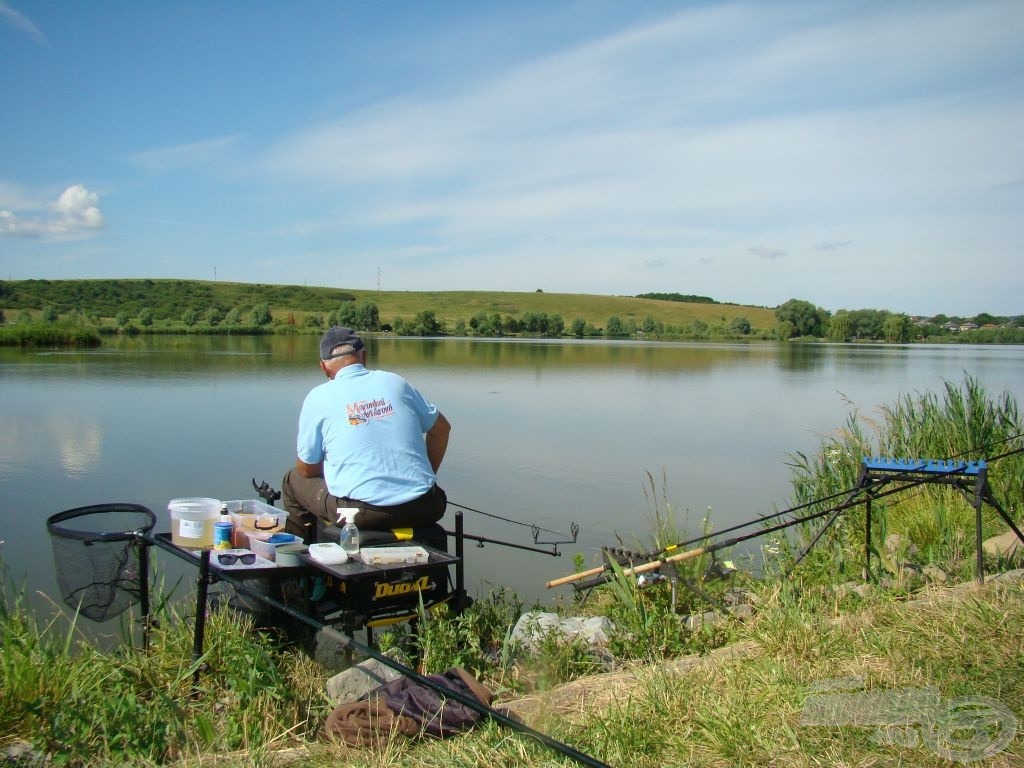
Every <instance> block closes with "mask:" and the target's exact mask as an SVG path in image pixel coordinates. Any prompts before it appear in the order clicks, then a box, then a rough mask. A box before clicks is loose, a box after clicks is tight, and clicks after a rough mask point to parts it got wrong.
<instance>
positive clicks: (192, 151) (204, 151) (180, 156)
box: [131, 134, 242, 173]
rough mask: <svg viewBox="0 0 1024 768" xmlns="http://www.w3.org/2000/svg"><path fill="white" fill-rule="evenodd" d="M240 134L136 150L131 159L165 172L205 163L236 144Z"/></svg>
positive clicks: (139, 164) (149, 169)
mask: <svg viewBox="0 0 1024 768" xmlns="http://www.w3.org/2000/svg"><path fill="white" fill-rule="evenodd" d="M241 139H242V135H241V134H233V135H230V136H221V137H219V138H216V139H206V140H204V141H193V142H190V143H187V144H175V145H173V146H167V147H155V148H153V149H147V150H143V151H142V152H136V153H135V154H134V155H132V156H131V160H132V162H133V163H135V164H136V165H138V166H140V167H142V168H145V169H146V170H148V171H153V172H161V173H162V172H166V171H172V170H177V169H179V168H183V167H187V166H196V165H207V164H209V163H211V162H213V161H214V160H216V159H217V158H219V157H220V156H221V155H222V154H223V153H224V151H225V150H227V149H229V148H230V147H232V146H233V145H235V144H237V143H238V142H239V141H240V140H241Z"/></svg>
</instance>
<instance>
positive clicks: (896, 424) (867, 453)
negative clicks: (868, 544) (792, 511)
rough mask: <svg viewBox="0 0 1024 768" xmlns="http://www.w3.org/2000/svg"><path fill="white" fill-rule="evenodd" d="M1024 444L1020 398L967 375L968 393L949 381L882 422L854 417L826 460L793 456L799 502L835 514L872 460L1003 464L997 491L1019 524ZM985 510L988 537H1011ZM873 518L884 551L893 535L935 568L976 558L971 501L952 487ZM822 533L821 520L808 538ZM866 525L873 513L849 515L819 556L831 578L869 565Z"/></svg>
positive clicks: (897, 407)
mask: <svg viewBox="0 0 1024 768" xmlns="http://www.w3.org/2000/svg"><path fill="white" fill-rule="evenodd" d="M1022 435H1024V420H1022V419H1021V415H1020V412H1019V410H1018V407H1017V403H1016V401H1015V399H1014V398H1013V396H1012V395H1010V394H1009V393H1003V394H1001V395H998V396H995V397H993V396H990V395H989V394H988V393H987V392H986V391H985V390H984V388H983V387H982V386H981V384H980V383H978V381H977V380H976V379H974V378H973V377H971V376H970V375H969V374H965V375H964V381H963V383H962V384H959V385H957V384H954V383H951V382H946V383H945V385H944V387H943V390H942V392H941V393H934V392H925V393H917V394H913V395H909V394H908V395H904V396H903V397H901V398H900V399H899V400H898V401H897V402H896V403H894V404H891V405H884V406H882V407H881V408H880V410H879V412H878V414H877V416H874V417H873V416H868V415H865V414H863V413H861V412H860V411H859V410H857V409H854V410H853V412H851V413H850V414H849V416H848V417H847V421H846V424H845V426H844V427H843V428H841V429H839V430H838V431H837V432H835V433H834V434H831V435H826V436H824V437H823V438H822V439H821V442H820V446H819V450H818V452H817V453H816V454H813V455H810V456H809V455H806V454H803V453H796V454H793V455H791V457H790V461H789V465H790V467H791V469H792V475H793V476H792V484H793V491H794V499H795V501H796V502H797V504H809V505H810V506H809V507H808V509H807V511H808V512H813V511H821V510H827V509H829V508H834V507H835V506H837V505H839V504H840V503H841V502H843V501H845V500H846V499H847V498H849V497H848V494H847V492H848V491H850V490H851V489H853V488H855V487H856V485H857V481H858V477H859V473H860V469H861V461H862V459H863V458H865V457H871V456H883V457H896V458H911V459H957V460H979V459H991V458H997V460H996V461H993V462H992V463H991V464H990V465H989V466H988V470H987V475H988V482H989V485H990V487H991V489H992V492H993V494H994V496H995V498H996V499H997V500H998V501H999V502H1000V505H1001V506H1002V507H1003V508H1004V510H1006V511H1007V512H1008V513H1009V514H1011V515H1012V514H1014V513H1015V512H1016V511H1019V510H1020V509H1021V503H1022V500H1024V488H1022V483H1021V480H1020V478H1021V476H1022V474H1024V456H1022V455H1021V453H1019V451H1020V449H1021V447H1022V446H1024V438H1022ZM816 502H817V503H816ZM984 509H985V513H984V516H983V535H985V536H988V535H993V534H995V533H1000V532H1002V531H1004V530H1006V525H1005V523H1003V521H1002V520H1001V518H999V517H998V515H997V514H996V513H995V512H994V511H993V510H992V509H991V508H989V507H988V506H985V508H984ZM872 514H873V516H876V520H877V524H876V525H875V526H874V527H875V532H876V534H877V536H876V538H878V539H879V541H878V542H876V543H875V544H876V549H877V550H878V551H881V546H880V543H881V541H884V538H885V534H887V533H898V534H900V535H902V536H905V537H908V538H909V540H910V541H911V542H912V543H913V544H914V546H915V547H917V548H918V549H919V550H920V551H921V552H922V553H924V557H925V558H926V559H928V560H930V561H932V562H939V561H958V560H961V559H963V558H964V556H965V555H966V554H968V553H967V551H966V547H968V546H973V545H971V544H970V542H971V540H972V539H973V535H971V534H972V533H973V528H974V510H973V507H972V506H971V501H970V500H969V499H965V498H964V496H963V495H962V494H961V493H959V492H957V491H956V490H955V489H953V488H951V487H949V486H947V485H941V484H924V485H921V486H917V487H914V488H912V489H909V490H907V491H906V492H904V493H899V494H894V495H892V496H889V497H886V498H883V499H879V500H877V501H875V502H874V503H873V507H872ZM817 525H820V521H819V522H818V523H814V524H812V525H810V526H808V527H807V528H805V536H806V535H810V533H811V530H812V529H816V526H817ZM863 526H864V507H863V505H860V506H855V507H852V508H850V509H847V510H846V511H844V512H843V513H842V514H841V515H840V517H839V519H838V520H837V521H836V523H835V524H834V525H833V526H832V527H831V529H830V530H829V532H828V535H827V537H826V538H825V539H824V540H823V541H824V544H823V545H819V547H818V551H817V552H816V553H814V554H815V556H816V558H817V561H818V564H819V566H822V567H824V568H826V569H831V568H832V567H833V566H835V565H836V562H837V560H840V561H846V560H850V561H858V558H860V559H861V560H862V557H861V554H860V553H861V552H862V551H863V548H864V542H863V536H864V532H863ZM812 561H813V559H812Z"/></svg>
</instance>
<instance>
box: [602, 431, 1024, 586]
mask: <svg viewBox="0 0 1024 768" xmlns="http://www.w3.org/2000/svg"><path fill="white" fill-rule="evenodd" d="M1022 437H1024V432H1021V433H1018V434H1016V435H1011V436H1010V437H1006V438H1003V439H1002V440H996V441H994V442H991V443H986V444H985V445H983V446H981V447H979V448H977V449H968V450H965V451H961V452H960V453H957V454H954V455H952V456H950V457H949V458H947V459H943V460H942V461H955V460H956V459H959V458H962V457H964V456H966V455H967V454H968V453H975V452H978V451H983V450H985V449H987V448H991V447H993V446H996V445H1003V444H1004V443H1008V442H1011V441H1012V440H1019V439H1020V438H1022ZM1022 451H1024V449H1021V448H1015V449H1013V450H1011V451H1007V452H1006V453H1002V454H998V455H996V456H993V457H992V458H991V459H989V460H988V462H989V463H990V464H991V463H994V462H996V461H998V460H999V459H1004V458H1006V457H1007V456H1012V455H1014V454H1016V453H1021V452H1022ZM861 490H863V489H862V487H860V486H855V487H854V488H850V489H847V490H844V491H836V492H835V493H832V494H829V495H827V496H821V497H819V498H816V499H811V500H810V501H805V502H803V503H802V504H797V505H795V506H792V507H789V508H788V509H783V510H782V511H780V512H774V513H772V514H770V515H763V516H761V517H759V518H757V519H756V520H748V521H747V522H745V523H737V524H736V525H732V526H729V527H728V528H722V529H721V530H719V531H716V532H715V533H712V534H708V535H705V536H697V537H694V538H692V539H688V540H687V541H682V542H678V543H676V544H669V545H668V546H666V547H662V548H661V549H655V550H651V551H649V552H642V553H634V552H629V551H626V550H622V549H619V548H617V549H613V550H612V552H613V553H615V554H622V555H626V556H629V557H631V558H633V559H636V560H652V559H654V558H656V557H658V556H659V555H661V554H663V553H667V552H673V551H675V550H677V549H679V548H680V547H688V546H690V545H692V544H696V543H698V542H701V541H704V540H705V539H707V538H708V537H709V536H721V535H722V534H725V533H732V532H733V531H738V530H742V529H743V528H747V527H749V526H751V525H756V524H758V523H764V522H766V521H768V520H774V519H776V518H778V517H782V516H783V515H790V514H793V513H794V512H798V511H800V510H802V509H807V508H809V507H813V506H816V505H818V504H824V503H825V502H828V501H832V500H833V499H838V498H840V497H841V496H849V495H850V494H851V493H857V492H859V491H861ZM904 490H909V488H907V489H904ZM840 509H846V507H841V508H840ZM601 570H603V568H601V569H591V571H589V572H584V573H587V574H588V575H591V576H592V575H594V574H596V573H598V572H600V571H601Z"/></svg>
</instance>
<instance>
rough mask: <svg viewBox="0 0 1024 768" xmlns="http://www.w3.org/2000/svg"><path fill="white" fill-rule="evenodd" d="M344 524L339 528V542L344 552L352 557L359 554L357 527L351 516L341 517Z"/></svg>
mask: <svg viewBox="0 0 1024 768" xmlns="http://www.w3.org/2000/svg"><path fill="white" fill-rule="evenodd" d="M343 520H344V521H345V525H344V526H342V529H341V537H340V542H339V543H340V544H341V548H342V549H344V550H345V553H346V554H347V555H348V556H349V557H352V556H353V555H357V554H359V529H358V528H356V524H355V523H354V522H353V520H352V518H351V517H347V518H343Z"/></svg>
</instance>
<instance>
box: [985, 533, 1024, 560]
mask: <svg viewBox="0 0 1024 768" xmlns="http://www.w3.org/2000/svg"><path fill="white" fill-rule="evenodd" d="M1022 546H1024V545H1022V544H1021V540H1020V539H1018V538H1017V534H1016V533H1014V532H1013V531H1007V532H1006V533H1002V534H1000V535H999V536H993V537H992V538H990V539H986V540H985V541H984V542H982V545H981V548H982V550H983V551H984V552H985V554H986V555H989V556H990V557H994V558H996V559H1000V560H1010V559H1011V558H1013V557H1016V556H1017V555H1019V554H1020V553H1021V551H1022V549H1021V548H1022Z"/></svg>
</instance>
